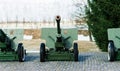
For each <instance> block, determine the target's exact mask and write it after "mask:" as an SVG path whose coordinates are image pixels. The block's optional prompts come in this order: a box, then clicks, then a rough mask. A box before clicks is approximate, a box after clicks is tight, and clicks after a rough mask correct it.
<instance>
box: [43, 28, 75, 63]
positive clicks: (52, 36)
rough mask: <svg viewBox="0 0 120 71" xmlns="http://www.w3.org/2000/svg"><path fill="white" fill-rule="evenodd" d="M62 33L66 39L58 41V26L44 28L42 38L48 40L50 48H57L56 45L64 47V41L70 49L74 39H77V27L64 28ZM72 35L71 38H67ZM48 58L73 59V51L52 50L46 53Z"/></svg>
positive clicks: (53, 59)
mask: <svg viewBox="0 0 120 71" xmlns="http://www.w3.org/2000/svg"><path fill="white" fill-rule="evenodd" d="M61 34H62V37H63V38H64V39H66V41H65V42H64V41H63V42H56V40H57V39H56V37H57V36H58V34H57V29H56V28H42V35H41V37H42V39H44V40H46V46H47V47H48V48H50V49H51V48H53V49H55V48H56V47H58V50H59V48H60V49H62V48H64V43H66V46H65V47H66V48H68V49H70V48H71V47H72V46H73V41H74V40H77V29H76V28H62V29H61ZM68 37H70V38H69V39H67V38H68ZM46 60H48V61H73V60H74V56H73V52H70V51H69V50H68V51H64V50H63V51H56V50H50V51H49V52H48V53H46Z"/></svg>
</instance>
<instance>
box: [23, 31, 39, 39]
mask: <svg viewBox="0 0 120 71" xmlns="http://www.w3.org/2000/svg"><path fill="white" fill-rule="evenodd" d="M24 34H25V35H32V36H33V39H40V37H41V30H40V29H25V30H24Z"/></svg>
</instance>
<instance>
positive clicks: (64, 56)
mask: <svg viewBox="0 0 120 71" xmlns="http://www.w3.org/2000/svg"><path fill="white" fill-rule="evenodd" d="M46 59H47V60H48V61H73V60H74V58H73V54H72V53H70V52H55V51H51V52H49V53H48V54H47V57H46Z"/></svg>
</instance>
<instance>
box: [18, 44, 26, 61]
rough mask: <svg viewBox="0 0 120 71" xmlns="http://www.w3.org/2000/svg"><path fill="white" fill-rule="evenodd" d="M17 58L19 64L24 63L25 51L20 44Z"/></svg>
mask: <svg viewBox="0 0 120 71" xmlns="http://www.w3.org/2000/svg"><path fill="white" fill-rule="evenodd" d="M18 58H19V62H24V60H25V50H24V47H23V45H22V43H19V44H18Z"/></svg>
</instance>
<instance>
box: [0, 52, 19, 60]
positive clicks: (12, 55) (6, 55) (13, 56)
mask: <svg viewBox="0 0 120 71" xmlns="http://www.w3.org/2000/svg"><path fill="white" fill-rule="evenodd" d="M0 60H18V54H17V53H16V52H0Z"/></svg>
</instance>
